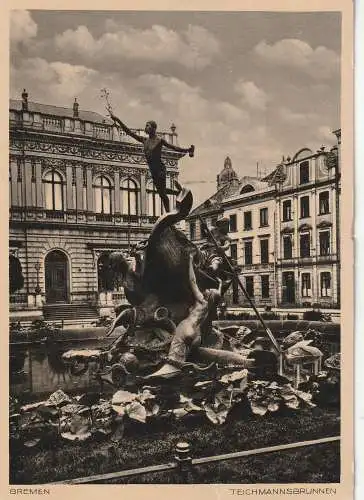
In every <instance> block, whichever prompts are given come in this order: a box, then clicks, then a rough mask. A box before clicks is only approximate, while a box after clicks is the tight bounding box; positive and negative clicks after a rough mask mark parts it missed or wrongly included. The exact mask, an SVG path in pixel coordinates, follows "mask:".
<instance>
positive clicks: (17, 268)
mask: <svg viewBox="0 0 364 500" xmlns="http://www.w3.org/2000/svg"><path fill="white" fill-rule="evenodd" d="M23 286H24V276H23V273H22V268H21V264H20V260H19V259H18V258H17V257H14V256H13V255H9V291H10V293H11V294H12V293H15V292H17V291H18V290H21V289H22V288H23Z"/></svg>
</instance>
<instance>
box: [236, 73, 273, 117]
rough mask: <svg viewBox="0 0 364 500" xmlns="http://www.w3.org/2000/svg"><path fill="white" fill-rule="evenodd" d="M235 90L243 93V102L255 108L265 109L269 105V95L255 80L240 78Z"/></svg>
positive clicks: (240, 93)
mask: <svg viewBox="0 0 364 500" xmlns="http://www.w3.org/2000/svg"><path fill="white" fill-rule="evenodd" d="M234 88H235V91H236V92H237V93H238V94H239V95H241V97H242V99H243V102H244V103H245V104H247V105H248V106H250V107H251V108H253V109H258V110H260V111H263V110H265V109H266V107H267V102H268V100H269V99H268V96H267V94H266V93H265V92H264V90H262V89H260V88H259V87H258V86H257V85H256V84H255V83H254V82H250V81H244V80H239V81H238V82H236V84H235V87H234Z"/></svg>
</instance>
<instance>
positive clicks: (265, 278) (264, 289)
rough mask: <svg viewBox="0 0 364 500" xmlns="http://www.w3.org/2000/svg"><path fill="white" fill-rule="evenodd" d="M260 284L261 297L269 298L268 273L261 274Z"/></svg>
mask: <svg viewBox="0 0 364 500" xmlns="http://www.w3.org/2000/svg"><path fill="white" fill-rule="evenodd" d="M260 279H261V285H262V299H268V298H269V275H268V274H263V275H262V276H261V277H260Z"/></svg>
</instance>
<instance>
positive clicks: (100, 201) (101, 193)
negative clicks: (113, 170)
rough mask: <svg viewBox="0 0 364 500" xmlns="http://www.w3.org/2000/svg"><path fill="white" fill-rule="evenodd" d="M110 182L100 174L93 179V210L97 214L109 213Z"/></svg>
mask: <svg viewBox="0 0 364 500" xmlns="http://www.w3.org/2000/svg"><path fill="white" fill-rule="evenodd" d="M111 190H112V187H111V183H110V181H109V180H108V179H107V178H106V177H104V176H100V177H97V178H96V179H95V182H94V192H95V212H96V213H98V214H111Z"/></svg>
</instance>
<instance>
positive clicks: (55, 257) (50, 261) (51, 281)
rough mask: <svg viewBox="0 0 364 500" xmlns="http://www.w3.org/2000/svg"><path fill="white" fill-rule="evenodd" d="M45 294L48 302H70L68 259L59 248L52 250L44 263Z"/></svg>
mask: <svg viewBox="0 0 364 500" xmlns="http://www.w3.org/2000/svg"><path fill="white" fill-rule="evenodd" d="M44 267H45V294H46V302H47V303H48V304H52V303H56V302H68V260H67V257H66V255H65V254H64V253H63V252H60V251H59V250H53V251H52V252H50V253H49V254H48V255H47V257H46V259H45V263H44Z"/></svg>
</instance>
